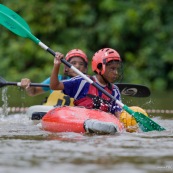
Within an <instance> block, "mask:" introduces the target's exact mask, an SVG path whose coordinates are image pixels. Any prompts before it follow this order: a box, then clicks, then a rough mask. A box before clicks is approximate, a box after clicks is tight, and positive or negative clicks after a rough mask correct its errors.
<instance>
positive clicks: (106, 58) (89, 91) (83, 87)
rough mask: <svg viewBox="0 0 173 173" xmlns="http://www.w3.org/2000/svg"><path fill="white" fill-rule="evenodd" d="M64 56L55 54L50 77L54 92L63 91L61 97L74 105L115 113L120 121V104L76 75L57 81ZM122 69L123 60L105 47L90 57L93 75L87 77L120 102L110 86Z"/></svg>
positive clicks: (118, 93) (112, 86)
mask: <svg viewBox="0 0 173 173" xmlns="http://www.w3.org/2000/svg"><path fill="white" fill-rule="evenodd" d="M63 57H64V55H63V54H61V53H59V52H56V56H55V58H54V67H53V70H52V74H51V78H50V88H51V89H53V90H63V92H64V94H66V95H69V96H70V97H72V98H74V105H75V106H84V107H86V108H88V109H100V110H102V111H105V112H110V113H112V114H115V115H116V116H117V117H118V118H119V116H120V113H121V111H122V109H121V108H120V107H119V105H117V104H116V103H115V101H112V100H111V99H110V98H109V97H107V96H106V95H105V94H103V93H102V92H101V91H100V90H98V89H97V88H95V87H94V86H92V85H91V84H90V83H88V82H87V81H86V80H84V79H83V78H82V77H80V76H76V77H74V78H71V79H67V80H63V81H59V80H58V78H57V75H58V74H59V69H60V65H61V60H60V59H61V58H63ZM121 67H122V61H121V58H120V55H119V54H118V52H117V51H115V50H114V49H111V48H104V49H101V50H99V51H97V52H96V53H95V54H94V56H93V58H92V70H93V72H95V73H96V74H95V76H92V77H90V78H91V79H92V80H94V82H96V83H97V84H98V85H100V87H102V88H103V89H104V90H106V91H107V92H108V93H110V94H111V95H113V96H114V97H116V99H118V100H120V101H121V95H120V91H119V89H118V87H117V86H116V85H114V84H113V83H114V82H115V81H116V80H117V79H118V78H119V75H120V69H121Z"/></svg>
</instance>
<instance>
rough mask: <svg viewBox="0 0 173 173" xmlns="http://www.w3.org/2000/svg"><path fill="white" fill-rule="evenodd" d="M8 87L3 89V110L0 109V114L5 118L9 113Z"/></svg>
mask: <svg viewBox="0 0 173 173" xmlns="http://www.w3.org/2000/svg"><path fill="white" fill-rule="evenodd" d="M7 90H8V89H7V87H5V88H3V89H2V102H3V105H2V110H0V116H1V118H3V117H4V116H7V115H8V96H7Z"/></svg>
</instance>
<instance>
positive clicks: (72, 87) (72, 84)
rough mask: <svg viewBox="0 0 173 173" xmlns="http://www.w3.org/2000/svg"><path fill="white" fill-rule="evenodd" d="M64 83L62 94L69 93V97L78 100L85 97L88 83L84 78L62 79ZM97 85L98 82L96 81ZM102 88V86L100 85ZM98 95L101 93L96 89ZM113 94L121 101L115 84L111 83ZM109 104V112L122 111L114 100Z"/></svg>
mask: <svg viewBox="0 0 173 173" xmlns="http://www.w3.org/2000/svg"><path fill="white" fill-rule="evenodd" d="M62 82H63V84H64V90H63V92H64V94H66V95H69V96H70V97H72V98H74V99H75V100H79V99H81V98H84V97H86V95H87V93H88V90H89V86H90V83H88V82H87V81H86V80H85V79H83V78H82V77H80V76H77V77H73V78H71V79H69V80H62ZM98 85H99V83H98ZM100 87H102V88H103V89H104V88H105V87H104V86H101V85H100ZM98 94H99V96H101V95H102V92H101V91H100V90H99V91H98ZM112 95H113V96H115V98H116V99H118V100H120V101H121V94H120V91H119V89H118V87H117V86H116V85H113V94H112ZM110 105H111V113H115V112H119V111H122V108H121V107H120V106H119V105H117V104H116V103H115V101H112V102H111V103H110Z"/></svg>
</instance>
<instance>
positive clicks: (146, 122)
mask: <svg viewBox="0 0 173 173" xmlns="http://www.w3.org/2000/svg"><path fill="white" fill-rule="evenodd" d="M123 109H124V110H125V111H126V112H128V113H129V114H130V115H132V116H133V117H134V118H135V120H136V122H137V123H138V125H139V127H140V129H141V130H142V131H143V132H149V131H163V130H166V129H165V128H163V127H161V126H160V125H159V124H157V123H156V122H154V121H153V120H152V119H150V118H149V117H147V116H145V115H144V114H142V113H139V112H134V111H133V110H132V109H130V108H129V107H127V106H126V105H124V106H123Z"/></svg>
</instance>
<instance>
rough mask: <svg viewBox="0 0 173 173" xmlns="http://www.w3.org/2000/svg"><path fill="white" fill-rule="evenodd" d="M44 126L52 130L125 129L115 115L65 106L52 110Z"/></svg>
mask: <svg viewBox="0 0 173 173" xmlns="http://www.w3.org/2000/svg"><path fill="white" fill-rule="evenodd" d="M41 124H42V128H43V129H44V130H46V131H50V132H76V133H85V132H93V133H95V132H96V133H97V132H98V133H105V134H114V133H117V132H122V131H123V125H122V123H121V122H120V121H119V119H117V118H116V117H115V116H114V115H112V114H109V113H106V112H103V111H99V110H94V109H86V108H81V107H71V106H63V107H56V108H54V109H52V110H50V111H48V113H47V114H46V115H44V117H43V118H42V121H41Z"/></svg>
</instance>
